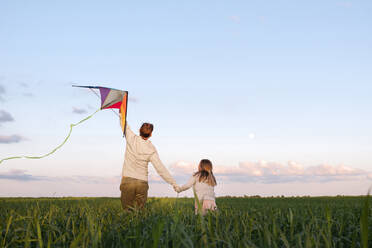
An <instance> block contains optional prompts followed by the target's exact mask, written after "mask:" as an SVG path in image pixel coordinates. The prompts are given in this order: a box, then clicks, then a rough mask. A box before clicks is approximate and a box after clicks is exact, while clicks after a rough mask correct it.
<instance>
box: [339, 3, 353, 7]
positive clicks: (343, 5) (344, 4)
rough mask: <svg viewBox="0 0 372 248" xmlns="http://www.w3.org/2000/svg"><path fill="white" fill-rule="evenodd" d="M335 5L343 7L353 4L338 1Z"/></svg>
mask: <svg viewBox="0 0 372 248" xmlns="http://www.w3.org/2000/svg"><path fill="white" fill-rule="evenodd" d="M337 5H338V6H340V7H344V8H351V7H353V4H352V3H351V2H338V3H337Z"/></svg>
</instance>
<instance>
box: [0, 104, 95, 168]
mask: <svg viewBox="0 0 372 248" xmlns="http://www.w3.org/2000/svg"><path fill="white" fill-rule="evenodd" d="M100 110H101V109H98V110H97V111H96V112H94V113H93V114H91V115H89V116H88V117H85V118H84V119H82V120H81V121H79V122H77V123H75V124H70V131H69V133H68V135H67V137H66V138H65V140H64V141H63V142H62V144H60V145H59V146H57V147H56V148H54V149H53V150H52V151H51V152H49V153H47V154H45V155H42V156H15V157H9V158H4V159H1V160H0V164H1V163H2V162H3V161H5V160H10V159H17V158H27V159H40V158H45V157H47V156H49V155H51V154H53V153H54V152H55V151H57V150H58V149H59V148H61V147H62V146H63V145H64V144H65V143H66V141H67V140H68V139H69V138H70V135H71V132H72V128H73V127H74V126H77V125H79V124H80V123H82V122H84V121H86V120H88V119H90V118H92V116H93V115H95V114H96V113H97V112H98V111H100Z"/></svg>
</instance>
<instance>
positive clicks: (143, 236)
mask: <svg viewBox="0 0 372 248" xmlns="http://www.w3.org/2000/svg"><path fill="white" fill-rule="evenodd" d="M217 205H218V207H219V211H218V212H217V213H215V214H208V215H206V216H205V217H201V216H199V215H195V214H194V211H193V199H188V198H178V199H175V198H150V199H149V201H148V204H147V206H146V209H144V210H143V211H142V212H131V213H127V212H124V211H123V210H122V209H121V205H120V200H119V199H117V198H38V199H26V198H0V231H1V237H0V247H372V237H371V236H372V217H371V214H370V213H371V207H372V204H371V199H369V198H367V197H293V198H218V199H217ZM368 228H369V230H368ZM368 239H369V241H368ZM367 242H368V243H367Z"/></svg>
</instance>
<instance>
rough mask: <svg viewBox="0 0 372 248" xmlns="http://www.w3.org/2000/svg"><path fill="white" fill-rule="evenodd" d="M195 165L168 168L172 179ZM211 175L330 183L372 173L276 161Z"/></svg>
mask: <svg viewBox="0 0 372 248" xmlns="http://www.w3.org/2000/svg"><path fill="white" fill-rule="evenodd" d="M196 169H197V165H196V164H191V163H187V162H184V161H179V162H177V163H175V164H173V165H172V166H171V170H172V171H173V172H174V173H175V176H176V177H182V175H183V177H185V175H188V176H189V175H191V174H192V173H193V172H194V171H196ZM214 173H215V175H216V176H217V177H219V178H220V180H223V181H229V182H259V183H266V184H270V183H285V182H330V181H348V180H363V179H372V173H370V174H368V172H367V171H364V170H361V169H355V168H351V167H348V166H345V165H329V164H321V165H316V166H309V167H305V166H303V165H301V164H299V163H296V162H293V161H290V162H288V163H287V164H282V163H278V162H266V161H258V162H241V163H240V164H239V165H238V166H215V167H214Z"/></svg>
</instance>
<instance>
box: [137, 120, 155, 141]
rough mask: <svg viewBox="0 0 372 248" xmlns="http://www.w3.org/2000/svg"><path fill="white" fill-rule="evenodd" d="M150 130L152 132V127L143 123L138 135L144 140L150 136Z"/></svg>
mask: <svg viewBox="0 0 372 248" xmlns="http://www.w3.org/2000/svg"><path fill="white" fill-rule="evenodd" d="M152 130H154V125H152V124H151V123H147V122H145V123H143V124H142V126H141V128H140V135H141V136H142V137H144V138H148V137H150V136H151V133H152Z"/></svg>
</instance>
